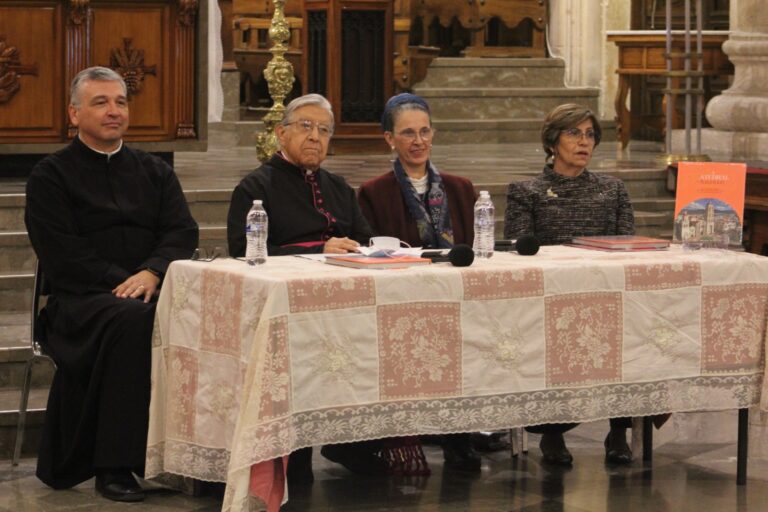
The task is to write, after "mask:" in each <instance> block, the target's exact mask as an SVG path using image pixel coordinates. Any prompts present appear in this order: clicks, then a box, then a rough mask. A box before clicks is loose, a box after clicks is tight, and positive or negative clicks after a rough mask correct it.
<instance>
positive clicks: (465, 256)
mask: <svg viewBox="0 0 768 512" xmlns="http://www.w3.org/2000/svg"><path fill="white" fill-rule="evenodd" d="M421 257H422V258H429V259H430V260H432V263H442V262H450V263H451V265H453V266H454V267H468V266H470V265H471V264H472V262H473V261H475V252H474V251H473V250H472V248H471V247H470V246H468V245H466V244H457V245H455V246H454V247H453V248H452V249H451V250H450V251H448V252H447V253H446V251H445V250H442V249H432V250H426V251H424V252H422V253H421Z"/></svg>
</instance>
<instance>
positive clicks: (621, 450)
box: [603, 433, 632, 464]
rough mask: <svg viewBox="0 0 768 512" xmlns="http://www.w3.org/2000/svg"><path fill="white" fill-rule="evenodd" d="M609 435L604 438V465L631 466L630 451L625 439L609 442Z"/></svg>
mask: <svg viewBox="0 0 768 512" xmlns="http://www.w3.org/2000/svg"><path fill="white" fill-rule="evenodd" d="M610 440H611V434H610V433H609V434H608V435H607V436H605V443H603V444H604V445H605V463H606V464H632V450H631V449H630V448H629V445H628V444H627V440H626V438H624V439H620V442H618V443H617V442H613V443H611V442H610Z"/></svg>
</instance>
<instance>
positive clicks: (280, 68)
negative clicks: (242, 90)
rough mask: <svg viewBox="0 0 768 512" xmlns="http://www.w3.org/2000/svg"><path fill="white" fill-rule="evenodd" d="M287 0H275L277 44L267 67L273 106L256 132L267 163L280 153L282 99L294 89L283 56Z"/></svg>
mask: <svg viewBox="0 0 768 512" xmlns="http://www.w3.org/2000/svg"><path fill="white" fill-rule="evenodd" d="M285 2H286V0H274V4H275V14H274V16H272V24H271V25H270V27H269V39H270V40H271V41H272V42H273V43H274V46H272V48H271V49H270V50H269V52H270V53H271V54H272V59H271V60H270V61H269V63H268V64H267V67H266V69H264V78H266V80H267V85H268V86H269V95H270V96H271V97H272V101H273V103H272V108H270V109H269V112H267V114H266V115H265V116H264V117H263V118H262V122H263V123H264V131H263V132H262V133H259V134H258V135H256V155H257V156H258V158H259V160H260V161H262V162H266V161H267V160H269V159H270V158H271V157H272V155H274V154H275V153H276V152H277V149H278V143H277V136H276V135H275V126H277V125H278V123H280V121H282V120H283V115H284V113H285V105H283V100H284V99H285V97H286V96H288V93H290V92H291V89H292V88H293V81H294V80H295V78H294V76H293V66H292V65H291V63H290V62H288V61H287V60H286V59H285V57H284V55H285V53H286V52H287V51H288V46H287V45H286V42H287V41H288V39H289V38H290V37H291V31H290V28H289V27H288V22H287V21H286V20H285Z"/></svg>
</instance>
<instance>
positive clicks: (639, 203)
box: [632, 197, 675, 215]
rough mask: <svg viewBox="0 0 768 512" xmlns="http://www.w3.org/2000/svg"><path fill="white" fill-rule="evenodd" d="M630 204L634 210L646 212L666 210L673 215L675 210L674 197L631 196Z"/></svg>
mask: <svg viewBox="0 0 768 512" xmlns="http://www.w3.org/2000/svg"><path fill="white" fill-rule="evenodd" d="M632 206H633V207H634V208H635V209H636V210H642V211H647V212H668V213H669V214H670V215H673V213H674V210H675V198H674V197H642V198H632Z"/></svg>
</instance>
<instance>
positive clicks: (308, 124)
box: [284, 119, 333, 139]
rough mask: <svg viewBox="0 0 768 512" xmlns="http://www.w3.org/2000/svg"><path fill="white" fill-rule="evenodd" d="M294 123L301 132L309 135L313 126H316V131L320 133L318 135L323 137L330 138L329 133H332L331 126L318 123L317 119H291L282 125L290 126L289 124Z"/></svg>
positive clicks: (313, 128)
mask: <svg viewBox="0 0 768 512" xmlns="http://www.w3.org/2000/svg"><path fill="white" fill-rule="evenodd" d="M292 124H293V125H296V127H297V128H298V129H299V131H300V132H301V133H304V134H305V135H309V134H310V133H312V132H313V131H314V130H315V128H317V133H318V134H319V135H320V137H322V138H324V139H329V138H331V135H333V127H331V126H328V125H327V124H324V123H318V122H317V121H310V120H309V119H299V120H297V121H291V122H290V123H285V125H284V126H290V125H292Z"/></svg>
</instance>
